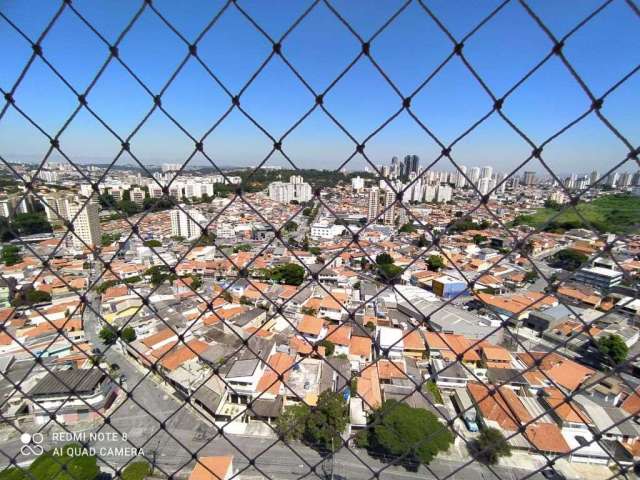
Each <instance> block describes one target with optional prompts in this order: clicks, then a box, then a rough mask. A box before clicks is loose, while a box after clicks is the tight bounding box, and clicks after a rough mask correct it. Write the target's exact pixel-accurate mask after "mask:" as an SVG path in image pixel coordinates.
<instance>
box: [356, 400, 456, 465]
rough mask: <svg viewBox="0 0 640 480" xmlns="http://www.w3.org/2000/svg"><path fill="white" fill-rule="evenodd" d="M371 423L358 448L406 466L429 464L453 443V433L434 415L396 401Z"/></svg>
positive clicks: (383, 407)
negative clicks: (401, 459)
mask: <svg viewBox="0 0 640 480" xmlns="http://www.w3.org/2000/svg"><path fill="white" fill-rule="evenodd" d="M368 423H369V425H370V427H369V428H368V429H367V430H365V431H363V432H362V434H361V435H359V436H358V438H357V443H358V445H359V446H360V447H363V448H366V449H367V450H369V452H370V453H371V454H373V455H385V456H392V457H402V458H403V463H404V464H405V466H412V467H415V466H416V465H417V464H418V463H423V464H428V463H429V462H431V460H433V458H434V457H435V456H436V455H437V454H438V453H439V452H442V451H446V450H447V449H448V448H449V446H450V445H451V443H452V442H453V435H452V434H451V432H450V431H449V430H448V429H447V427H446V426H445V425H443V424H442V423H440V422H439V421H438V419H437V417H436V416H435V415H434V414H433V413H431V412H429V411H427V410H424V409H422V408H412V407H410V406H409V405H407V404H405V403H400V402H397V401H395V400H387V401H385V402H384V403H383V404H382V406H381V407H380V408H379V409H378V410H376V411H375V412H374V413H373V414H372V415H371V416H370V417H369V421H368Z"/></svg>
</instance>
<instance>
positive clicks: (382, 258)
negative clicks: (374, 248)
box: [376, 253, 393, 265]
mask: <svg viewBox="0 0 640 480" xmlns="http://www.w3.org/2000/svg"><path fill="white" fill-rule="evenodd" d="M376 263H377V264H378V265H390V264H393V257H392V256H391V255H389V254H388V253H381V254H379V255H378V256H377V257H376Z"/></svg>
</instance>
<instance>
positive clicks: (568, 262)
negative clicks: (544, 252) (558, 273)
mask: <svg viewBox="0 0 640 480" xmlns="http://www.w3.org/2000/svg"><path fill="white" fill-rule="evenodd" d="M587 260H589V257H587V256H586V255H584V254H582V253H580V252H576V251H575V250H570V249H568V248H565V249H564V250H560V251H559V252H557V253H556V254H555V255H554V256H553V260H552V262H551V263H552V265H553V266H554V267H556V268H562V269H563V270H568V271H570V272H573V271H574V270H577V269H579V268H580V267H581V266H582V265H584V264H585V263H586V262H587Z"/></svg>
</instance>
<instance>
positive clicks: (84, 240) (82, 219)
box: [67, 197, 102, 249]
mask: <svg viewBox="0 0 640 480" xmlns="http://www.w3.org/2000/svg"><path fill="white" fill-rule="evenodd" d="M67 218H68V219H69V221H70V222H72V223H73V233H72V234H70V235H69V236H70V237H71V239H72V243H73V246H74V247H75V248H78V249H84V248H86V247H95V246H98V245H100V238H101V236H102V231H101V228H100V217H99V216H98V204H97V203H95V201H94V200H90V201H89V202H87V201H86V199H83V198H81V197H77V198H76V199H74V200H72V201H68V202H67Z"/></svg>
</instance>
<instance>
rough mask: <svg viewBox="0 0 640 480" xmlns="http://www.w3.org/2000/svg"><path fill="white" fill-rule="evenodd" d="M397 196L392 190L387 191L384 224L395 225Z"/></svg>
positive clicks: (385, 194)
mask: <svg viewBox="0 0 640 480" xmlns="http://www.w3.org/2000/svg"><path fill="white" fill-rule="evenodd" d="M395 201H396V194H395V193H394V192H393V191H392V190H387V191H386V192H385V193H384V208H385V211H384V224H385V225H393V223H394V222H395V218H396V212H395Z"/></svg>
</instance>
